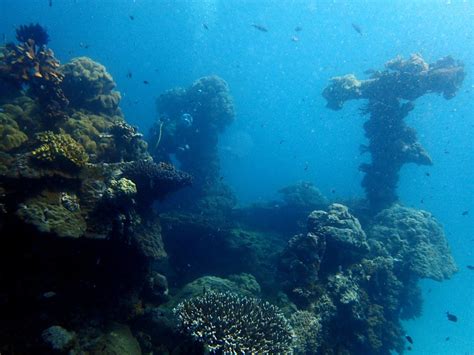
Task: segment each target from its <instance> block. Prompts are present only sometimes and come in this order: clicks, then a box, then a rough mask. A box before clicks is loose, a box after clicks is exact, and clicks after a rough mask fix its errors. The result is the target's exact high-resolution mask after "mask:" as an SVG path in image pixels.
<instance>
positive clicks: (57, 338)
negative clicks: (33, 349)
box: [41, 325, 76, 352]
mask: <svg viewBox="0 0 474 355" xmlns="http://www.w3.org/2000/svg"><path fill="white" fill-rule="evenodd" d="M41 338H42V339H43V341H44V343H45V344H46V345H48V347H49V348H50V349H51V350H53V351H57V352H66V351H67V350H69V349H70V348H72V347H73V345H74V342H75V340H76V335H75V334H74V333H72V332H69V331H68V330H66V329H64V328H63V327H61V326H59V325H53V326H51V327H49V328H47V329H45V330H44V331H43V332H42V333H41Z"/></svg>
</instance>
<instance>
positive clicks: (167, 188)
mask: <svg viewBox="0 0 474 355" xmlns="http://www.w3.org/2000/svg"><path fill="white" fill-rule="evenodd" d="M123 176H124V177H126V178H127V179H130V180H132V181H133V182H134V183H135V184H136V186H137V191H138V193H137V198H138V199H140V200H142V201H144V203H145V205H148V204H149V202H150V201H154V200H156V199H160V198H163V197H164V196H165V195H166V194H167V193H169V192H172V191H175V190H177V189H179V188H181V187H184V186H188V185H190V184H191V182H192V179H191V176H190V175H188V174H186V173H183V172H181V171H178V170H176V169H175V168H174V167H173V166H172V165H170V164H167V163H158V164H157V163H155V162H153V161H151V160H138V161H134V162H131V163H130V164H127V165H125V167H124V169H123Z"/></svg>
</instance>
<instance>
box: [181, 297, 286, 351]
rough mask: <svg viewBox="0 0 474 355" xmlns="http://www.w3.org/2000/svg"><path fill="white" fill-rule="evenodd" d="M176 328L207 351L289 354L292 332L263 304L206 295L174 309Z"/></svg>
mask: <svg viewBox="0 0 474 355" xmlns="http://www.w3.org/2000/svg"><path fill="white" fill-rule="evenodd" d="M175 313H176V315H177V317H178V320H179V323H180V327H182V328H183V330H184V331H185V332H186V333H188V334H190V335H191V336H192V338H193V339H194V340H196V341H198V342H201V343H203V344H204V345H205V347H206V349H208V350H209V351H213V352H216V351H220V352H223V353H290V352H291V346H292V342H293V330H292V328H291V326H290V324H289V322H288V321H287V320H286V318H285V317H284V316H283V314H281V312H280V311H279V310H278V309H277V308H276V307H275V306H272V305H270V304H269V303H267V302H262V301H260V300H258V299H255V298H248V297H241V296H238V295H235V294H232V293H219V292H213V291H209V292H206V293H205V294H204V295H202V296H199V297H195V298H192V299H190V300H188V301H184V302H182V303H180V304H179V305H178V306H177V307H176V308H175Z"/></svg>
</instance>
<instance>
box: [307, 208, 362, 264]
mask: <svg viewBox="0 0 474 355" xmlns="http://www.w3.org/2000/svg"><path fill="white" fill-rule="evenodd" d="M308 230H309V231H311V233H313V234H315V235H317V236H318V237H319V238H324V240H325V242H326V256H325V259H326V261H327V262H328V263H331V264H332V265H337V266H339V265H347V264H350V263H353V262H355V261H357V260H360V259H361V258H362V257H363V256H364V255H365V254H367V253H368V251H369V245H368V244H367V238H366V235H365V232H364V231H363V230H362V227H361V225H360V223H359V221H358V219H357V218H355V217H354V216H353V215H351V214H350V213H349V210H348V208H347V207H346V206H344V205H341V204H337V203H334V204H332V205H330V206H329V210H328V212H325V211H313V212H312V213H311V214H310V215H309V217H308Z"/></svg>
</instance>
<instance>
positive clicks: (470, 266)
mask: <svg viewBox="0 0 474 355" xmlns="http://www.w3.org/2000/svg"><path fill="white" fill-rule="evenodd" d="M466 267H467V268H468V269H469V270H474V266H472V265H468V266H466Z"/></svg>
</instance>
